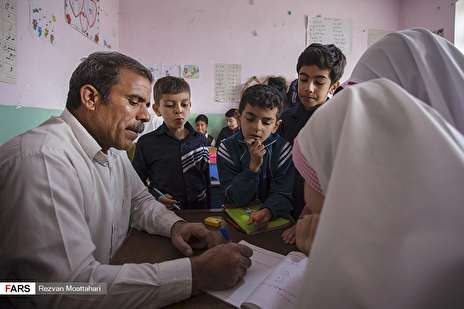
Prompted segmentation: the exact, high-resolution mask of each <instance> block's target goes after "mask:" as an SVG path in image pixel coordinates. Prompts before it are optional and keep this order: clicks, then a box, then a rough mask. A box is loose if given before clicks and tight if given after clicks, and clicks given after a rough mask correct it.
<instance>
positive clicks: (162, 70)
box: [146, 64, 181, 80]
mask: <svg viewBox="0 0 464 309" xmlns="http://www.w3.org/2000/svg"><path fill="white" fill-rule="evenodd" d="M146 67H147V68H148V69H149V70H150V72H151V74H152V75H153V79H154V80H157V79H160V78H161V77H165V76H174V77H181V74H180V67H181V66H180V65H179V64H151V65H147V66H146Z"/></svg>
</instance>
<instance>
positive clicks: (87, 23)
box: [64, 0, 100, 44]
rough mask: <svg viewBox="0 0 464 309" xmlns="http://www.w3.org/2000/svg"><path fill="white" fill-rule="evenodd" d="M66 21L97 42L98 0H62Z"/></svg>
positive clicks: (98, 25) (98, 33)
mask: <svg viewBox="0 0 464 309" xmlns="http://www.w3.org/2000/svg"><path fill="white" fill-rule="evenodd" d="M64 16H65V20H66V23H68V24H69V25H70V26H71V27H73V28H74V29H76V30H77V31H79V32H80V33H82V34H83V35H85V36H86V37H88V38H89V39H90V40H92V41H94V42H95V43H97V44H98V42H99V41H100V8H99V0H64Z"/></svg>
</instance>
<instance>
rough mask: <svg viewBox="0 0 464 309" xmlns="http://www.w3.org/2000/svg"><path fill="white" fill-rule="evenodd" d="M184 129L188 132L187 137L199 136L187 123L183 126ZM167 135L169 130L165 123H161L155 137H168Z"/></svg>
mask: <svg viewBox="0 0 464 309" xmlns="http://www.w3.org/2000/svg"><path fill="white" fill-rule="evenodd" d="M184 128H185V129H187V130H188V131H189V134H188V135H192V134H194V135H196V134H199V133H198V132H197V131H195V129H194V128H193V127H192V125H191V124H190V122H188V121H187V122H186V123H185V124H184ZM168 133H169V129H168V126H167V125H166V123H165V122H163V124H162V125H161V126H160V127H159V128H158V129H157V130H156V131H155V135H163V134H166V135H169V134H168Z"/></svg>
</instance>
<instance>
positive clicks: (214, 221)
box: [203, 217, 222, 227]
mask: <svg viewBox="0 0 464 309" xmlns="http://www.w3.org/2000/svg"><path fill="white" fill-rule="evenodd" d="M203 222H204V223H205V224H206V225H207V226H211V227H221V225H222V219H221V218H218V217H206V218H205V220H204V221H203Z"/></svg>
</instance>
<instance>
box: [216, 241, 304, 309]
mask: <svg viewBox="0 0 464 309" xmlns="http://www.w3.org/2000/svg"><path fill="white" fill-rule="evenodd" d="M239 243H240V244H244V245H246V246H248V247H250V248H251V249H252V250H253V256H252V257H251V262H252V265H251V267H250V268H249V269H248V271H247V274H246V276H245V277H244V278H243V280H242V282H240V283H239V284H238V285H237V286H236V287H234V288H232V289H228V290H224V291H207V292H208V293H209V294H211V295H213V296H215V297H217V298H219V299H221V300H223V301H225V302H228V303H229V304H232V305H234V306H235V307H237V308H256V309H259V308H266V309H267V308H269V309H273V308H294V307H296V296H297V293H298V291H299V289H300V288H301V287H302V285H303V273H304V269H305V267H306V263H307V257H306V256H305V255H304V254H303V253H301V252H296V251H293V252H290V253H289V254H288V255H287V256H284V255H281V254H278V253H275V252H273V251H269V250H266V249H263V248H260V247H257V246H253V245H252V244H249V243H247V242H246V241H243V240H242V241H240V242H239Z"/></svg>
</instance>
